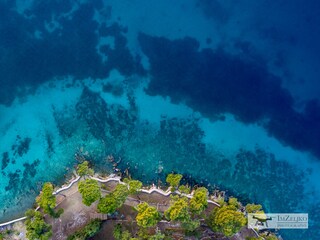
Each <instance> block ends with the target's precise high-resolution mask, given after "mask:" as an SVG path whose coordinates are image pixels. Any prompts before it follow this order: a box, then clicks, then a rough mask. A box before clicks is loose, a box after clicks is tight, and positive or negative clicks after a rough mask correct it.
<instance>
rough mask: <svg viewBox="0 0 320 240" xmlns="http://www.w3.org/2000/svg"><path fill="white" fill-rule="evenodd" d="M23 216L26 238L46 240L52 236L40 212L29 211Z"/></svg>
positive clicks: (49, 227)
mask: <svg viewBox="0 0 320 240" xmlns="http://www.w3.org/2000/svg"><path fill="white" fill-rule="evenodd" d="M25 214H26V217H27V220H26V221H25V225H26V229H27V234H26V236H27V238H28V239H29V240H48V239H49V238H50V237H51V236H52V230H51V226H50V225H49V224H47V223H46V222H45V221H44V218H43V216H42V214H41V213H40V212H38V211H35V210H33V209H29V210H27V211H26V213H25Z"/></svg>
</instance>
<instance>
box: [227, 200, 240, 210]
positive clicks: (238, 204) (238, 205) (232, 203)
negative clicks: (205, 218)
mask: <svg viewBox="0 0 320 240" xmlns="http://www.w3.org/2000/svg"><path fill="white" fill-rule="evenodd" d="M228 204H229V205H232V206H234V207H235V208H239V207H240V203H239V202H238V199H236V198H233V197H231V198H229V201H228Z"/></svg>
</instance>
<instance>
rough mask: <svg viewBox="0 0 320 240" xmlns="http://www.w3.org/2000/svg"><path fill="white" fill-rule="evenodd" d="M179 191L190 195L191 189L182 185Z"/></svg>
mask: <svg viewBox="0 0 320 240" xmlns="http://www.w3.org/2000/svg"><path fill="white" fill-rule="evenodd" d="M179 191H180V192H181V193H185V194H190V192H191V188H190V187H189V186H186V185H181V186H179Z"/></svg>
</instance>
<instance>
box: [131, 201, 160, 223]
mask: <svg viewBox="0 0 320 240" xmlns="http://www.w3.org/2000/svg"><path fill="white" fill-rule="evenodd" d="M136 210H137V211H138V215H137V217H136V221H137V224H138V226H140V227H143V228H147V227H154V226H155V225H156V224H157V223H158V222H159V221H160V219H161V216H160V213H159V212H158V211H157V209H156V208H155V207H151V206H149V204H148V203H146V202H144V203H140V204H139V205H138V206H137V207H136Z"/></svg>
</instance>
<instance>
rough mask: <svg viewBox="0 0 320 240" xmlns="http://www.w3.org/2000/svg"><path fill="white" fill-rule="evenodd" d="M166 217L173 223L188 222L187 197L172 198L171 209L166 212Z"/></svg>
mask: <svg viewBox="0 0 320 240" xmlns="http://www.w3.org/2000/svg"><path fill="white" fill-rule="evenodd" d="M164 215H165V217H166V218H167V219H168V220H171V221H180V222H187V221H189V220H190V218H191V216H190V214H189V203H188V199H187V198H186V197H178V196H175V197H173V198H172V202H171V205H170V207H169V208H168V209H167V210H166V211H165V212H164Z"/></svg>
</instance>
